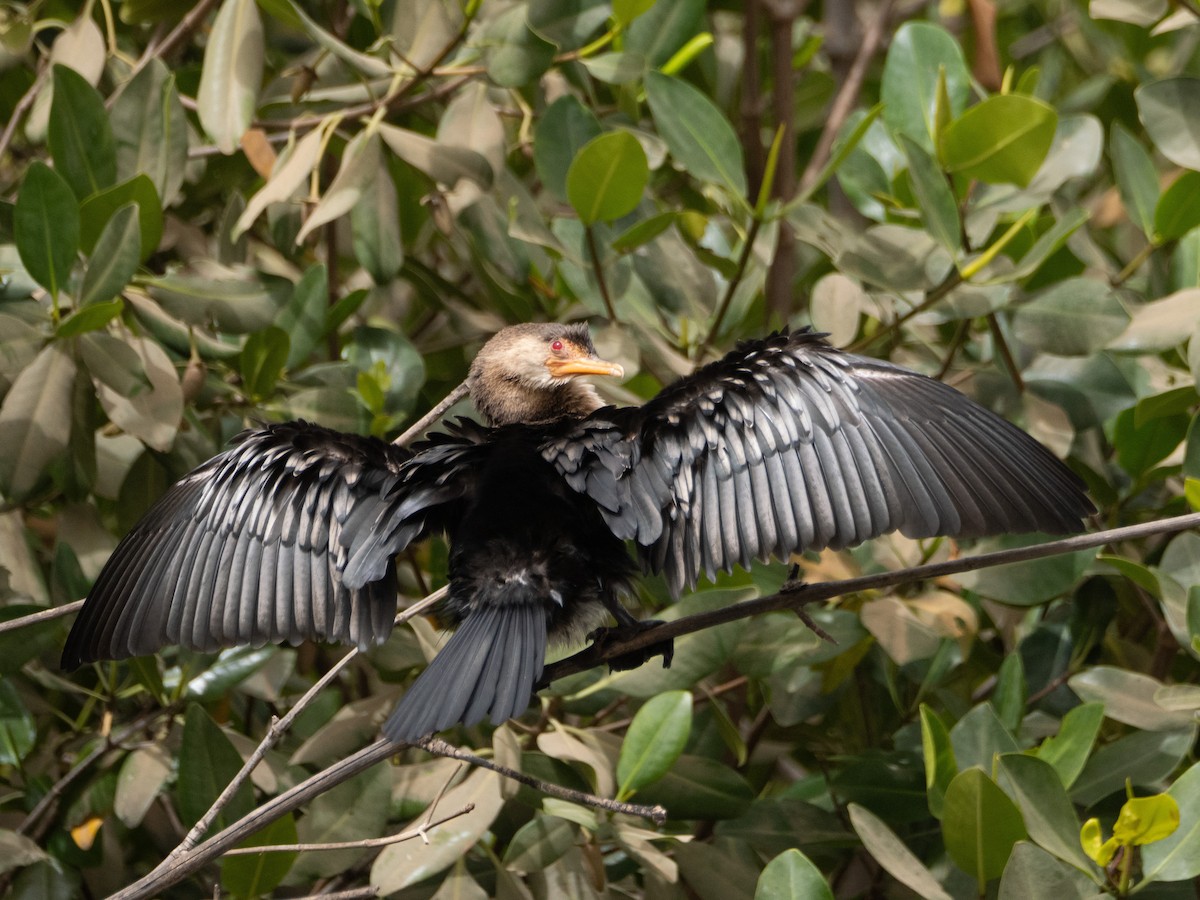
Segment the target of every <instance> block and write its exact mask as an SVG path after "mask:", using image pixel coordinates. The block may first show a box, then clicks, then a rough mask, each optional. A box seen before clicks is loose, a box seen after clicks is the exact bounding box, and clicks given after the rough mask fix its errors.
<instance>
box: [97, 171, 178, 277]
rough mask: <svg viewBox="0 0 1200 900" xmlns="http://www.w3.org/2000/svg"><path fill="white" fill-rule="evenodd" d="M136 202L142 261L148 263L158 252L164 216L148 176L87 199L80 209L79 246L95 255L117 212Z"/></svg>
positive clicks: (122, 183)
mask: <svg viewBox="0 0 1200 900" xmlns="http://www.w3.org/2000/svg"><path fill="white" fill-rule="evenodd" d="M129 203H136V204H137V210H138V229H139V231H140V233H141V251H140V254H139V256H140V259H141V260H142V261H145V260H147V259H149V258H150V254H152V253H153V252H154V251H155V250H157V249H158V242H159V241H160V240H162V233H163V214H162V203H161V202H160V201H159V199H158V192H157V191H155V189H154V182H152V181H151V180H150V179H149V177H148V176H146V175H135V176H134V177H133V178H131V179H129V180H128V181H122V182H121V183H120V184H117V185H114V186H113V187H110V188H109V189H108V190H105V191H101V192H100V193H98V194H93V195H92V196H91V197H88V198H87V199H86V200H84V201H83V203H82V204H81V205H80V207H79V217H80V245H81V246H82V247H83V252H84V253H92V252H93V250H94V249H95V247H96V243H97V241H99V240H100V235H101V234H102V233H103V231H104V227H105V226H106V225H107V224H108V222H109V220H110V219H111V218H112V217H113V216H114V215H115V214H116V212H117V210H119V209H120V208H121V207H123V206H125V205H126V204H129Z"/></svg>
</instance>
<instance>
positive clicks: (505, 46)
mask: <svg viewBox="0 0 1200 900" xmlns="http://www.w3.org/2000/svg"><path fill="white" fill-rule="evenodd" d="M527 12H528V9H527V7H525V6H514V7H512V8H511V9H509V10H507V11H506V12H503V13H501V14H500V15H499V16H497V17H496V18H494V19H492V20H491V21H490V22H488V24H487V26H486V27H485V28H484V29H483V30H482V32H481V33H480V36H479V39H480V42H481V43H482V45H483V59H484V65H485V66H487V73H488V77H489V78H491V79H492V81H494V82H496V84H498V85H500V86H501V87H508V88H515V87H520V86H522V85H525V84H529V83H530V82H532V81H536V80H537V79H538V78H540V77H541V76H542V73H544V72H545V71H546V70H547V69H548V68H550V64H551V63H552V62H553V61H554V51H555V46H554V44H552V43H550V42H549V41H547V40H544V39H543V38H541V37H540V36H538V35H537V34H536V33H535V32H534V31H533V30H532V29H531V28H530V27H529V25H528V24H526V21H525V17H526V13H527Z"/></svg>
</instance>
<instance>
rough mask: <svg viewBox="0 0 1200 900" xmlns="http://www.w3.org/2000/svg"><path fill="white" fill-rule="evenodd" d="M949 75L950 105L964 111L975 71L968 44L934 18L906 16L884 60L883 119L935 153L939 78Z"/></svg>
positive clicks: (881, 97) (900, 132)
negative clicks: (965, 50) (970, 68)
mask: <svg viewBox="0 0 1200 900" xmlns="http://www.w3.org/2000/svg"><path fill="white" fill-rule="evenodd" d="M943 79H944V83H945V91H946V96H947V97H948V98H949V104H950V111H951V112H952V113H953V114H954V115H956V116H957V115H958V114H959V113H961V112H962V110H963V107H964V106H966V103H967V96H968V94H969V92H970V85H971V76H970V72H969V71H968V69H967V64H966V62H965V61H964V59H963V54H962V49H961V48H960V47H959V45H958V42H957V41H956V40H955V39H954V38H953V37H951V36H950V34H949V33H948V32H947V31H945V30H944V29H942V28H939V27H938V26H937V25H933V24H932V23H929V22H905V23H904V24H903V25H901V26H900V28H899V30H898V31H897V32H896V34H895V36H894V37H893V38H892V42H891V46H890V47H889V48H888V54H887V59H886V61H885V62H884V65H883V82H882V84H881V86H880V99H881V100H882V101H883V120H884V122H886V123H887V126H888V127H889V128H890V129H891V130H892V131H893V132H894V133H896V134H904V135H907V136H908V137H910V138H912V139H913V140H914V141H916V142H917V143H918V144H920V145H921V147H922V148H923V149H924V150H925V152H926V153H930V154H932V153H933V152H934V150H935V148H934V143H933V135H934V131H935V124H936V118H937V108H938V83H939V81H940V80H943Z"/></svg>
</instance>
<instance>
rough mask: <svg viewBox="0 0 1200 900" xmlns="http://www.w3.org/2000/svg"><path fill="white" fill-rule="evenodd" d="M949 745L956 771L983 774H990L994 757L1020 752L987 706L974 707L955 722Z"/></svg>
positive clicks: (981, 704) (1006, 730) (1013, 739)
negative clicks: (971, 770)
mask: <svg viewBox="0 0 1200 900" xmlns="http://www.w3.org/2000/svg"><path fill="white" fill-rule="evenodd" d="M950 743H951V744H952V745H953V746H954V758H955V760H957V762H958V767H959V768H960V769H964V770H965V769H969V768H970V767H972V766H978V767H979V768H981V769H983V770H984V771H987V772H990V771H991V770H992V762H993V760H994V759H995V757H996V756H997V755H999V754H1002V753H1015V752H1016V751H1017V750H1018V749H1020V748H1019V747H1018V746H1017V741H1016V739H1015V738H1014V737H1013V736H1012V735H1011V734H1010V733H1009V732H1008V729H1007V728H1005V727H1004V723H1003V722H1001V721H1000V719H999V717H997V715H996V711H995V710H994V709H993V708H992V704H990V703H980V704H978V705H976V706H974V707H973V708H972V709H970V710H969V711H968V712H967V714H966V715H965V716H963V717H962V718H961V719H959V720H958V721H957V722H955V723H954V727H953V728H951V729H950Z"/></svg>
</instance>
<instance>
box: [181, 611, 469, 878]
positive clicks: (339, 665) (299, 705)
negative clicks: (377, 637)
mask: <svg viewBox="0 0 1200 900" xmlns="http://www.w3.org/2000/svg"><path fill="white" fill-rule="evenodd" d="M446 593H447V589H446V588H444V587H443V588H439V589H438V590H436V591H434V592H433V593H432V594H430V595H429V596H428V597H425V598H424V599H422V600H418V601H417V602H416V603H414V604H413V605H412V606H410V607H408V608H407V609H405V610H403V611H402V612H401V613H400V614H399V615H397V616H396V619H395V621H394V622H393V624H392V627H393V628H394V627H396V626H397V625H399V624H401V623H402V622H407V621H408V620H409V619H411V618H413V617H414V616H417V615H420V614H421V613H423V612H424V611H425V610H427V609H429V607H431V606H433V605H434V604H435V603H437V602H438V601H439V600H441V599H442V598H443V597H445V596H446ZM357 655H358V648H357V647H355V648H354V649H353V650H351V651H350V652H349V653H347V654H346V655H345V656H343V657H342V658H341V659H339V660H338V661H337V662H336V663H334V664H333V666H332V667H331V668H330V670H329V671H328V672H326V673H325V674H324V675H322V676H321V677H320V678H319V679H318V680H317V681H316V683H315V684H313V686H312V687H310V688H309V689H308V690H307V691H305V693H304V696H302V697H301V698H300V699H299V700H297V701H296V703H295V704H294V705H293V706H292V708H291V709H290V710H288V712H287V714H286V715H285V716H284V717H283V718H282V719H281V718H279V717H278V716H272V718H271V726H270V727H269V728H268V729H267V733H266V734H265V735H263V739H262V740H261V741H259V744H258V746H257V747H255V748H254V752H253V753H251V754H250V756H249V757H247V759H246V761H245V762H244V763H243V764H242V768H241V769H240V770H239V771H238V773H237V774H236V775H235V776H233V779H232V780H231V781H230V782H229V784H227V785H225V789H224V790H223V791H221V794H220V796H218V797H217V799H216V800H214V801H213V804H212V806H210V807H209V808H208V812H206V813H205V814H204V815H203V816H201V817H200V820H199V821H198V822H197V823H196V824H195V825H193V826H192V830H191V831H189V832H188V833H187V835H186V836H185V837H184V839H183V840H182V841H180V843H179V846H177V847H176V848H175V849H174V850H172V851H171V853H170V855H169V856H168V857H167V859H175V858H178V857H179V856H182V855H184V854H186V853H188V852H189V851H191V849H192V848H193V847H195V846H196V844H198V843H199V841H200V839H201V838H202V837H204V834H205V832H207V831H208V829H209V828H211V827H212V824H213V822H215V821H216V820H217V816H219V815H220V814H221V811H222V810H223V809H224V808H225V807H226V806H227V805H228V804H229V801H231V800H232V799H233V796H234V794H236V793H237V791H238V789H239V788H240V787H241V786H242V785H243V784H244V783H245V782H246V780H247V779H248V778H249V777H250V773H251V772H253V771H254V769H255V768H256V767H257V766H258V764H259V763H260V762H262V760H263V757H265V756H266V755H267V752H268V751H269V750H270V749H271V748H272V747H274V746H275V745H276V744H278V743H279V741H280V740H281V739H282V738H283V736H284V734H286V733H287V730H288V729H289V728H290V727H291V725H292V722H294V721H295V720H296V717H297V716H298V715H300V713H301V712H303V711H304V710H305V709H306V708H307V707H308V705H309V704H310V703H311V702H312V701H313V700H315V699H316V697H317V695H318V694H319V693H320V692H321V691H323V690H324V689H325V686H326V685H328V684H329V683H330V682H331V681H333V679H334V678H336V677H337V675H338V673H340V672H341V671H342V669H344V668H345V667H346V666H347V665H348V664H349V663H350V661H351V660H352V659H354V657H356V656H357Z"/></svg>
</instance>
